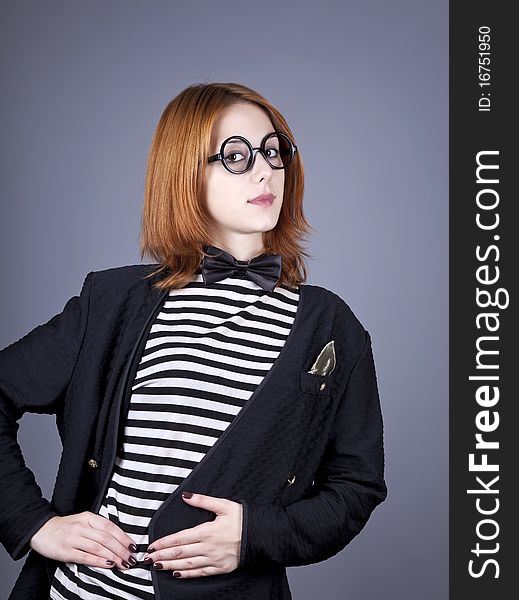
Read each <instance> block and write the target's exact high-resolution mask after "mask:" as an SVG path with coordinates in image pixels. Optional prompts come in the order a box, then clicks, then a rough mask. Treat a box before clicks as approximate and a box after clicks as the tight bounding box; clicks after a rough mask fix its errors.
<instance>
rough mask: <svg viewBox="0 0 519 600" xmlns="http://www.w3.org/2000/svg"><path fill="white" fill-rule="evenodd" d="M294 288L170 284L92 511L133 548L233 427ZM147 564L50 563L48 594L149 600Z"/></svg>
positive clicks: (274, 345)
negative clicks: (51, 573)
mask: <svg viewBox="0 0 519 600" xmlns="http://www.w3.org/2000/svg"><path fill="white" fill-rule="evenodd" d="M298 304H299V289H298V288H296V289H295V288H288V287H286V286H283V285H281V286H278V287H276V288H275V289H274V290H273V291H272V292H267V291H264V290H263V289H262V288H261V287H260V286H258V285H257V284H256V283H254V282H252V281H250V280H248V279H244V278H242V277H238V276H237V275H233V276H231V277H227V278H225V279H223V280H220V281H218V282H215V283H212V284H210V285H205V284H204V282H203V279H202V275H201V273H200V272H198V273H197V274H196V275H195V276H194V279H193V280H192V281H191V282H190V283H188V285H187V286H185V287H184V288H182V289H173V290H171V291H170V293H169V295H168V296H166V300H165V302H164V304H163V306H162V307H161V310H160V312H159V313H158V315H157V317H156V318H155V321H154V322H153V324H152V327H151V329H150V332H149V335H148V339H147V341H146V345H145V347H144V350H143V352H142V356H141V359H140V362H139V366H138V369H137V372H136V375H135V379H134V382H133V386H132V395H131V398H130V406H129V412H128V417H127V421H126V424H125V429H124V436H123V444H122V448H121V449H120V450H119V451H118V453H117V457H116V460H115V465H114V469H113V472H112V474H111V479H110V483H109V485H108V488H107V491H106V494H105V497H104V500H103V502H102V504H101V507H100V509H99V512H98V514H100V515H101V516H103V517H106V518H108V519H110V520H111V521H113V522H114V523H116V524H117V525H118V526H119V527H120V528H121V529H123V530H124V531H125V532H126V533H128V535H129V536H130V538H131V539H132V540H133V541H134V542H135V544H136V545H137V549H138V551H137V552H136V553H134V556H135V558H136V559H137V560H138V561H142V560H143V558H144V556H145V554H146V550H147V548H148V545H149V539H148V526H149V523H150V521H151V519H152V517H153V515H154V514H155V512H156V511H157V510H158V509H159V507H160V506H161V504H162V503H163V502H164V501H165V500H166V499H167V498H168V496H169V495H170V494H171V493H172V492H173V491H174V490H175V489H176V488H177V487H178V485H179V484H180V483H181V482H182V480H183V479H185V478H186V477H187V476H188V475H189V474H190V473H191V471H192V470H193V469H194V468H195V466H196V465H197V463H199V462H200V461H201V460H202V458H203V457H204V455H205V454H206V453H207V451H208V450H209V449H210V448H211V447H212V446H213V445H214V444H215V442H216V441H217V439H218V438H219V436H220V435H221V434H222V433H223V432H224V431H225V430H226V428H227V427H228V426H229V425H230V423H232V421H233V419H234V418H235V417H236V415H237V414H238V413H239V412H240V410H241V409H242V408H243V406H244V405H245V404H246V402H247V400H248V399H249V398H250V397H251V396H252V394H253V393H254V390H255V389H256V388H257V386H258V385H259V384H260V383H261V382H262V380H263V379H264V377H265V375H266V374H267V373H268V371H269V370H270V368H271V367H272V365H273V364H274V362H275V360H276V358H277V357H278V356H279V354H280V352H281V350H282V348H283V346H284V345H285V342H286V340H287V338H288V335H289V333H290V331H291V329H292V325H293V323H294V319H295V314H296V311H297V307H298ZM154 597H155V595H154V590H153V585H152V580H151V572H150V568H149V567H148V566H147V565H145V564H144V563H142V564H141V563H139V564H137V565H136V566H135V567H132V568H130V569H126V570H119V569H118V568H117V567H113V568H111V569H109V568H107V569H102V568H98V567H90V566H86V565H80V564H75V563H66V564H61V565H60V566H58V567H57V569H56V572H55V576H54V579H53V581H52V585H51V592H50V598H51V599H52V600H73V599H77V598H87V599H89V600H94V599H98V598H113V599H117V600H120V599H123V600H142V599H147V600H152V599H153V598H154Z"/></svg>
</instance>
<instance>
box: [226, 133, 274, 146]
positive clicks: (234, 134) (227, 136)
mask: <svg viewBox="0 0 519 600" xmlns="http://www.w3.org/2000/svg"><path fill="white" fill-rule="evenodd" d="M271 133H276V131H275V129H272V130H270V131H267V132H266V133H264V134H263V135H262V136H261V137H260V138H259V139H260V142H258V145H259V144H260V143H261V140H264V139H265V138H266V137H267V135H270V134H271ZM238 135H239V136H241V137H244V138H245V139H246V140H249V142H250V143H251V144H252V145H253V146H254V144H253V143H252V141H251V140H250V138H248V137H247V136H246V135H243V134H241V133H232V134H231V135H225V136H222V137H221V138H220V139H218V140H217V143H216V146H217V148H218V149H220V147H221V145H222V144H223V143H224V141H225V140H226V139H227V138H230V137H236V136H238Z"/></svg>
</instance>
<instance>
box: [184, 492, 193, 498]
mask: <svg viewBox="0 0 519 600" xmlns="http://www.w3.org/2000/svg"><path fill="white" fill-rule="evenodd" d="M192 495H193V492H182V498H191V496H192Z"/></svg>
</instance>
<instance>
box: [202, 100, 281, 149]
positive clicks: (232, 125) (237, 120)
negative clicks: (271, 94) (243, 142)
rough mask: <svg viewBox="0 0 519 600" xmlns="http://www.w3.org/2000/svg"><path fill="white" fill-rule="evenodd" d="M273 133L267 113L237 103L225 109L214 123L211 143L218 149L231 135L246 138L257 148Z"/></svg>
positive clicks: (257, 108) (242, 103) (243, 103)
mask: <svg viewBox="0 0 519 600" xmlns="http://www.w3.org/2000/svg"><path fill="white" fill-rule="evenodd" d="M272 131H274V127H273V125H272V123H271V121H270V119H269V116H268V115H267V113H266V112H265V111H264V110H263V109H262V108H260V107H259V106H257V105H256V104H251V103H249V102H239V103H237V104H233V105H232V106H229V107H227V108H226V109H224V110H223V111H222V113H221V114H220V115H219V117H218V118H217V120H216V121H215V124H214V127H213V132H212V135H211V142H212V145H213V146H217V147H219V146H220V145H221V144H222V142H223V141H224V140H225V139H227V138H228V137H231V136H233V135H241V136H243V137H245V138H247V139H248V140H249V141H250V142H251V143H252V145H253V146H259V145H260V143H261V140H262V139H263V138H264V137H265V136H266V135H267V133H271V132H272Z"/></svg>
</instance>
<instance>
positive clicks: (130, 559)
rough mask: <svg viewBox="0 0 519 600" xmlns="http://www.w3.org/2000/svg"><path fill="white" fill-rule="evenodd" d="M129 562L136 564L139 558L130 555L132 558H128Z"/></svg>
mask: <svg viewBox="0 0 519 600" xmlns="http://www.w3.org/2000/svg"><path fill="white" fill-rule="evenodd" d="M128 562H129V563H130V564H131V565H136V564H137V559H136V558H135V557H134V556H130V558H129V559H128Z"/></svg>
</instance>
